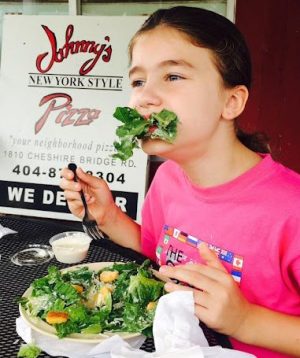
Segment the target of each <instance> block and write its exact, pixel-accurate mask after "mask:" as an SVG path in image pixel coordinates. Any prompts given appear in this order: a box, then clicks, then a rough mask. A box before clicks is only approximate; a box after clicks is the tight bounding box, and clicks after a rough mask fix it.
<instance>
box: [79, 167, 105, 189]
mask: <svg viewBox="0 0 300 358" xmlns="http://www.w3.org/2000/svg"><path fill="white" fill-rule="evenodd" d="M76 174H77V177H78V179H79V180H80V181H81V183H84V184H85V185H86V186H89V187H91V188H92V189H98V188H99V187H101V186H107V184H106V182H105V181H104V180H103V179H100V178H97V177H95V176H93V175H91V174H88V173H85V172H84V171H83V170H82V169H81V168H77V170H76Z"/></svg>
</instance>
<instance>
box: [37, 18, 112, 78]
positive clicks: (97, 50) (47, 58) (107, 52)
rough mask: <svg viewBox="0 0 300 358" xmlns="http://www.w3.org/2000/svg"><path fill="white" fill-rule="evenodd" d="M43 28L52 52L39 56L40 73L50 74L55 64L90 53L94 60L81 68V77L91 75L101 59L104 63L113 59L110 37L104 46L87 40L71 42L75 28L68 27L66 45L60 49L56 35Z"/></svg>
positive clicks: (38, 66)
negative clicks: (69, 57) (74, 56)
mask: <svg viewBox="0 0 300 358" xmlns="http://www.w3.org/2000/svg"><path fill="white" fill-rule="evenodd" d="M42 28H43V29H44V31H45V32H46V35H47V36H48V39H49V42H50V46H51V52H44V53H42V54H40V55H38V57H37V58H36V68H37V70H38V71H39V72H40V73H46V72H48V71H49V70H50V69H51V68H52V66H53V64H54V63H55V62H56V63H60V62H62V61H64V60H65V59H66V58H68V56H69V55H74V54H77V53H88V54H92V55H93V57H92V58H90V59H88V60H87V61H85V62H84V64H83V65H82V66H81V67H80V69H79V74H80V75H81V76H84V75H86V74H87V73H89V72H90V71H91V70H92V69H93V68H94V67H95V65H96V63H97V62H98V60H99V58H100V57H101V59H102V61H104V62H109V61H110V59H111V55H112V47H111V45H110V44H109V41H110V38H109V36H105V37H104V40H105V41H106V42H107V43H104V44H99V43H96V42H95V41H87V40H81V41H71V38H72V35H73V32H74V26H73V25H68V27H67V29H66V35H65V38H66V40H65V44H64V45H63V46H62V47H60V48H58V47H57V40H56V36H55V33H54V32H52V31H51V30H50V29H49V27H47V26H45V25H42Z"/></svg>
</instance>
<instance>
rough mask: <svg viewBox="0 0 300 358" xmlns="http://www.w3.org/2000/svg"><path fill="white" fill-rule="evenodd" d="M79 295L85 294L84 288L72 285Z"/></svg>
mask: <svg viewBox="0 0 300 358" xmlns="http://www.w3.org/2000/svg"><path fill="white" fill-rule="evenodd" d="M72 286H73V287H74V288H75V290H76V291H77V292H78V293H82V292H83V287H82V286H80V285H72Z"/></svg>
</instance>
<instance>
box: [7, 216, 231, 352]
mask: <svg viewBox="0 0 300 358" xmlns="http://www.w3.org/2000/svg"><path fill="white" fill-rule="evenodd" d="M0 224H1V225H3V226H5V227H9V228H10V229H13V230H15V231H17V232H18V233H17V234H12V235H7V236H5V237H3V238H1V239H0V255H1V260H0V275H1V277H0V300H1V302H0V318H1V319H0V337H1V339H0V352H1V354H0V355H1V357H2V358H6V357H7V358H12V357H16V356H17V352H18V350H19V347H20V345H21V344H22V343H24V342H23V341H22V339H21V338H20V337H19V336H18V335H17V333H16V327H15V321H16V318H18V317H19V308H18V304H17V303H16V299H17V298H18V297H20V296H22V294H23V293H24V291H25V290H26V289H27V288H28V287H29V286H30V284H31V282H32V281H33V280H34V279H36V278H38V277H42V276H44V275H46V274H47V268H48V266H49V264H54V265H56V266H57V267H59V268H65V267H69V266H70V265H65V264H62V263H59V262H58V261H56V259H55V258H53V259H52V260H51V261H49V262H47V263H44V264H42V265H37V266H17V265H15V264H13V263H12V262H11V260H10V257H11V256H12V255H13V254H14V253H16V252H18V251H20V250H22V249H24V248H26V247H27V246H28V245H29V244H44V245H47V244H49V239H50V238H51V237H52V236H53V235H55V234H58V233H60V232H63V231H72V230H80V231H82V226H81V224H80V223H79V222H61V221H58V220H53V219H33V218H27V217H17V216H12V215H7V216H2V217H0ZM144 260H145V257H144V256H142V255H140V254H138V253H136V252H134V251H132V250H130V249H126V248H124V247H120V246H118V245H116V244H114V243H112V242H111V241H109V240H107V239H102V240H99V241H92V243H91V248H90V250H89V253H88V256H87V258H86V259H85V260H84V261H83V262H82V263H88V262H113V261H123V262H126V261H136V262H137V263H142V262H143V261H144ZM201 326H202V328H203V330H204V333H205V336H206V338H207V340H208V342H209V344H210V345H211V346H213V345H221V346H223V347H227V348H231V345H230V343H229V340H228V339H227V337H226V336H223V335H220V334H218V333H216V332H214V331H212V330H210V329H208V328H207V327H206V326H204V325H201ZM141 349H143V350H145V351H147V352H152V351H154V350H155V348H154V342H153V340H152V339H149V338H148V339H147V340H146V341H145V343H144V344H143V346H142V347H141ZM41 357H49V355H47V354H41Z"/></svg>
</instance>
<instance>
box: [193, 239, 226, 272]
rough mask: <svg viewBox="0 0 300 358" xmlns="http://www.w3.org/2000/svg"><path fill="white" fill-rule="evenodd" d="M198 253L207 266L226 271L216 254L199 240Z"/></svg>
mask: <svg viewBox="0 0 300 358" xmlns="http://www.w3.org/2000/svg"><path fill="white" fill-rule="evenodd" d="M199 254H200V256H201V258H202V259H203V260H204V261H205V262H206V264H207V265H208V266H210V267H214V268H216V269H218V270H221V271H223V272H227V271H226V269H225V267H224V266H223V265H222V263H221V261H220V260H219V259H218V257H217V255H216V254H215V253H214V252H213V251H212V250H210V249H209V248H208V246H207V244H206V243H205V242H201V244H200V245H199Z"/></svg>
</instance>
